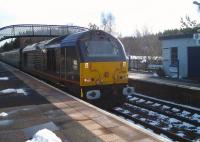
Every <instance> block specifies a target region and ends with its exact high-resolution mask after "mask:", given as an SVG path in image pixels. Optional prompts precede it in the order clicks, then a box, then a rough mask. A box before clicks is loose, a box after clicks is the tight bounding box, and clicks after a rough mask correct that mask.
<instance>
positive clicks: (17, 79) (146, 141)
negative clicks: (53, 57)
mask: <svg viewBox="0 0 200 142" xmlns="http://www.w3.org/2000/svg"><path fill="white" fill-rule="evenodd" d="M0 71H2V72H1V73H0V78H1V79H2V80H0V84H1V85H0V86H1V87H0V91H2V90H5V89H8V88H15V89H16V88H25V89H24V90H25V92H26V93H27V94H26V95H24V94H23V92H20V91H18V92H17V91H15V92H12V93H10V94H3V93H2V94H0V99H2V100H3V99H5V100H6V99H7V100H6V101H8V100H9V97H10V98H12V99H11V102H10V103H9V104H8V105H7V106H6V104H4V105H2V106H1V107H0V113H2V112H5V113H7V114H8V115H7V116H0V142H23V141H26V140H28V139H31V137H32V135H33V134H34V132H36V131H37V130H38V129H42V128H48V129H50V130H52V131H53V132H54V133H56V135H57V136H58V137H60V138H61V139H62V141H63V142H101V141H106V142H126V141H127V142H160V141H166V139H164V138H162V137H160V136H158V135H156V134H153V133H151V132H148V131H147V130H145V129H142V128H138V127H135V125H134V124H133V125H129V124H128V123H124V122H122V121H120V119H116V118H115V117H112V115H109V114H107V113H104V111H100V110H99V109H97V108H95V107H91V105H87V103H83V102H82V101H79V100H78V99H74V98H72V97H70V96H69V95H67V93H64V92H62V91H59V90H57V89H55V88H52V87H50V86H49V85H47V84H45V83H42V82H40V81H39V80H37V79H34V78H32V77H31V76H29V75H26V74H24V73H22V72H21V71H19V70H17V69H15V68H13V67H10V66H8V65H6V64H4V63H1V62H0ZM6 75H8V76H6ZM5 77H8V80H6V79H5ZM4 79H5V80H4ZM13 81H14V83H13ZM2 84H4V85H2ZM4 93H5V91H4ZM20 93H21V94H20ZM6 95H7V96H6ZM13 96H14V97H13ZM18 96H19V98H21V99H22V100H24V101H22V102H21V104H20V100H18V102H17V103H12V102H15V99H16V98H18ZM30 96H31V97H32V98H31V97H30ZM27 97H28V98H27ZM34 99H35V100H34ZM45 99H46V100H45ZM30 100H33V101H32V102H31V101H30ZM38 100H40V101H39V102H38Z"/></svg>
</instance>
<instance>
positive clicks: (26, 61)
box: [23, 53, 28, 67]
mask: <svg viewBox="0 0 200 142" xmlns="http://www.w3.org/2000/svg"><path fill="white" fill-rule="evenodd" d="M23 56H24V60H23V61H24V67H27V63H28V58H27V53H24V55H23Z"/></svg>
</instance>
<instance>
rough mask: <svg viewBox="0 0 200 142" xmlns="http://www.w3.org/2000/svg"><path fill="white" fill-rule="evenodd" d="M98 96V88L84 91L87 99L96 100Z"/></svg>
mask: <svg viewBox="0 0 200 142" xmlns="http://www.w3.org/2000/svg"><path fill="white" fill-rule="evenodd" d="M100 97H101V92H100V90H90V91H87V93H86V98H87V99H88V100H96V99H99V98H100Z"/></svg>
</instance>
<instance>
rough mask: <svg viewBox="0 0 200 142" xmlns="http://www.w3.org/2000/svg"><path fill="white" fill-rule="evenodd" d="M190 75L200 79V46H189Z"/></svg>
mask: <svg viewBox="0 0 200 142" xmlns="http://www.w3.org/2000/svg"><path fill="white" fill-rule="evenodd" d="M188 77H190V78H196V79H197V78H199V79H200V47H188Z"/></svg>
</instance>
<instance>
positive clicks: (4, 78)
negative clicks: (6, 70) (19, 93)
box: [0, 77, 9, 80]
mask: <svg viewBox="0 0 200 142" xmlns="http://www.w3.org/2000/svg"><path fill="white" fill-rule="evenodd" d="M0 80H9V78H8V77H0Z"/></svg>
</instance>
